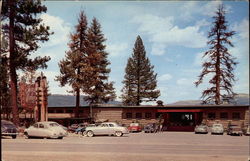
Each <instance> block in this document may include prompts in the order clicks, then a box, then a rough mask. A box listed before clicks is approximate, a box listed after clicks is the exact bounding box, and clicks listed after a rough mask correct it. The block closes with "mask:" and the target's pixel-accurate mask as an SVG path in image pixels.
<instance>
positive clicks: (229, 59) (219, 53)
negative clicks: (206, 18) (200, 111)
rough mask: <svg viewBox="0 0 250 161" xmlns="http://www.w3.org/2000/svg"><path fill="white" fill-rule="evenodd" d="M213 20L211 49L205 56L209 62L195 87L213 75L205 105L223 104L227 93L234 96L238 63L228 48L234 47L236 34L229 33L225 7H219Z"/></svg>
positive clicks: (204, 92)
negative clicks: (233, 87) (235, 70)
mask: <svg viewBox="0 0 250 161" xmlns="http://www.w3.org/2000/svg"><path fill="white" fill-rule="evenodd" d="M213 19H214V21H213V27H212V29H211V31H210V32H209V33H208V38H209V39H210V40H209V41H208V45H209V46H210V47H209V50H208V51H207V52H205V53H204V56H203V57H208V60H207V61H205V62H204V63H203V65H202V66H203V70H202V72H201V74H200V75H199V79H198V81H197V82H195V85H196V86H198V85H200V84H201V83H202V82H203V79H204V76H206V75H212V79H211V80H210V81H209V83H210V84H211V87H210V88H208V89H206V90H204V91H203V93H202V98H203V99H204V102H205V103H215V104H221V103H222V101H221V98H222V97H223V95H224V94H225V92H226V93H227V94H228V95H234V92H233V90H232V86H233V82H234V81H235V78H234V73H233V70H234V68H235V66H236V65H237V62H236V61H235V58H234V57H233V56H232V55H231V54H230V53H229V52H228V49H227V46H231V47H233V44H232V42H231V41H230V40H229V38H231V37H232V36H233V35H234V34H235V32H234V31H228V25H227V23H228V22H227V21H226V19H225V11H224V8H223V5H220V6H219V7H218V10H217V12H216V16H214V17H213ZM223 92H224V93H223Z"/></svg>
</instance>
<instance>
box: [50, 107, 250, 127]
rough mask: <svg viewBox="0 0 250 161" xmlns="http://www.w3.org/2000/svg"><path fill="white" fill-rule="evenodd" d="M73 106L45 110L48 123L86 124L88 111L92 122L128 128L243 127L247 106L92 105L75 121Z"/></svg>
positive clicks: (246, 115)
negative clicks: (134, 124)
mask: <svg viewBox="0 0 250 161" xmlns="http://www.w3.org/2000/svg"><path fill="white" fill-rule="evenodd" d="M74 111H75V107H72V106H68V107H48V120H50V121H56V122H58V123H61V124H63V125H64V126H68V125H70V124H73V123H80V122H85V121H89V118H90V111H92V118H93V120H95V121H97V122H98V121H105V120H107V121H113V122H118V123H120V124H124V125H126V126H128V125H129V124H130V123H131V122H139V123H140V124H141V125H146V124H147V123H157V122H159V120H161V122H162V123H163V129H164V127H166V128H165V129H166V130H167V131H193V130H194V128H195V126H196V125H198V124H201V123H206V124H207V125H208V126H211V125H212V124H213V123H222V124H223V125H224V127H227V125H228V124H229V123H231V124H238V125H241V126H247V125H249V124H250V120H249V105H230V104H223V105H164V106H150V105H148V106H122V105H95V106H92V107H89V106H80V109H79V118H75V117H74Z"/></svg>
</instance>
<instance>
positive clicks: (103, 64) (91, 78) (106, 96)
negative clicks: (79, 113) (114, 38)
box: [82, 18, 116, 104]
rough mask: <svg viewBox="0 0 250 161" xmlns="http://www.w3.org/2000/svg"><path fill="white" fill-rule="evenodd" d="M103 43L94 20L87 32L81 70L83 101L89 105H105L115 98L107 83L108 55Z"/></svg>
mask: <svg viewBox="0 0 250 161" xmlns="http://www.w3.org/2000/svg"><path fill="white" fill-rule="evenodd" d="M105 41H106V39H105V38H104V35H103V33H102V31H101V25H100V23H99V22H98V21H97V19H96V18H94V19H93V20H92V23H91V26H90V27H89V29H88V32H87V45H86V53H87V57H86V59H85V62H86V64H87V65H86V66H85V68H83V69H82V70H83V73H84V75H83V79H84V80H85V81H84V82H83V84H82V91H83V93H84V94H85V95H86V97H85V100H86V101H88V102H89V103H90V104H97V103H107V102H108V101H111V100H114V99H115V97H116V95H115V92H114V87H113V82H109V81H108V74H109V73H110V69H109V68H108V65H109V64H110V62H109V61H108V59H107V56H108V53H107V52H106V51H105V48H106V46H105V44H104V43H105Z"/></svg>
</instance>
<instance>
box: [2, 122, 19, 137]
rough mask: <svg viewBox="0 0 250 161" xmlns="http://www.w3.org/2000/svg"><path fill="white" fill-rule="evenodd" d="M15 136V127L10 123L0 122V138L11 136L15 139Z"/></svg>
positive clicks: (16, 133)
mask: <svg viewBox="0 0 250 161" xmlns="http://www.w3.org/2000/svg"><path fill="white" fill-rule="evenodd" d="M17 135H18V132H17V127H16V126H15V125H14V124H13V123H12V122H10V121H7V120H1V136H11V137H12V138H13V139H15V138H16V136H17Z"/></svg>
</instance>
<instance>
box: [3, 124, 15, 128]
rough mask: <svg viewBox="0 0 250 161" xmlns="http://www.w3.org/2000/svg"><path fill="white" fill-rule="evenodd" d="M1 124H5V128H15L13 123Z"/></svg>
mask: <svg viewBox="0 0 250 161" xmlns="http://www.w3.org/2000/svg"><path fill="white" fill-rule="evenodd" d="M1 126H5V127H7V128H15V125H13V124H2V125H1Z"/></svg>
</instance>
